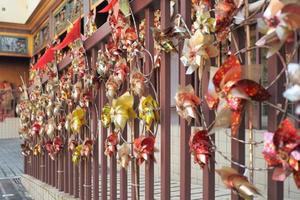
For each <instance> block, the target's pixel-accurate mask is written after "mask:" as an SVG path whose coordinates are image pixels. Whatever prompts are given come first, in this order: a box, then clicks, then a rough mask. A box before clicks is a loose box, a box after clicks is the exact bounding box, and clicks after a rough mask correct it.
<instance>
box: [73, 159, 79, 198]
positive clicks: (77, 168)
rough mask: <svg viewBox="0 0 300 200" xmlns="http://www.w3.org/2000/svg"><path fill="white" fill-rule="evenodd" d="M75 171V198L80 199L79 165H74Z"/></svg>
mask: <svg viewBox="0 0 300 200" xmlns="http://www.w3.org/2000/svg"><path fill="white" fill-rule="evenodd" d="M73 167H74V171H73V176H74V179H73V190H74V196H75V198H78V197H79V164H73Z"/></svg>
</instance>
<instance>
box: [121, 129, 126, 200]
mask: <svg viewBox="0 0 300 200" xmlns="http://www.w3.org/2000/svg"><path fill="white" fill-rule="evenodd" d="M122 134H123V138H124V140H127V130H124V131H123V133H122ZM120 199H121V200H127V169H124V168H123V167H121V169H120Z"/></svg>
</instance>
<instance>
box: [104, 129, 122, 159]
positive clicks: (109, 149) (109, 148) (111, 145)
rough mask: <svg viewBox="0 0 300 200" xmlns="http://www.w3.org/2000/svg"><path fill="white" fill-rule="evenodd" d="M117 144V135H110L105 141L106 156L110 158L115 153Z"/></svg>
mask: <svg viewBox="0 0 300 200" xmlns="http://www.w3.org/2000/svg"><path fill="white" fill-rule="evenodd" d="M118 143H119V138H118V134H117V133H112V134H111V135H110V136H108V137H107V139H106V140H105V152H104V154H105V155H106V156H109V157H111V156H112V155H114V154H115V153H116V152H117V144H118Z"/></svg>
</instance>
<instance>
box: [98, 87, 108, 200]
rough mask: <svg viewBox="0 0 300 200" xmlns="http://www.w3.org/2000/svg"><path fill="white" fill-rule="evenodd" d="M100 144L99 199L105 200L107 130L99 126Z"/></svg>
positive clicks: (104, 101) (103, 93)
mask: <svg viewBox="0 0 300 200" xmlns="http://www.w3.org/2000/svg"><path fill="white" fill-rule="evenodd" d="M99 96H100V109H102V107H103V106H104V105H105V103H106V98H105V86H104V84H101V87H100V94H99ZM100 135H101V144H100V159H101V199H102V200H107V157H106V155H105V154H104V152H105V140H106V138H107V130H106V128H105V127H103V125H102V124H101V130H100Z"/></svg>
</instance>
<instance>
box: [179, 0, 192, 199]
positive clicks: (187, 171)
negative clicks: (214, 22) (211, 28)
mask: <svg viewBox="0 0 300 200" xmlns="http://www.w3.org/2000/svg"><path fill="white" fill-rule="evenodd" d="M180 14H181V16H182V17H183V19H184V20H185V22H186V24H187V26H188V27H190V26H191V1H185V0H181V1H180ZM181 48H182V47H181ZM179 57H180V55H179ZM179 63H180V65H179V67H180V69H179V72H180V75H179V82H180V85H181V86H186V85H188V84H190V83H191V82H192V78H191V76H187V75H186V73H185V71H186V68H185V67H184V66H183V64H182V63H181V61H180V60H179ZM190 134H191V127H190V126H189V125H188V124H187V122H186V120H185V119H182V118H180V199H190V198H191V155H190V152H189V146H188V143H189V138H190Z"/></svg>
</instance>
